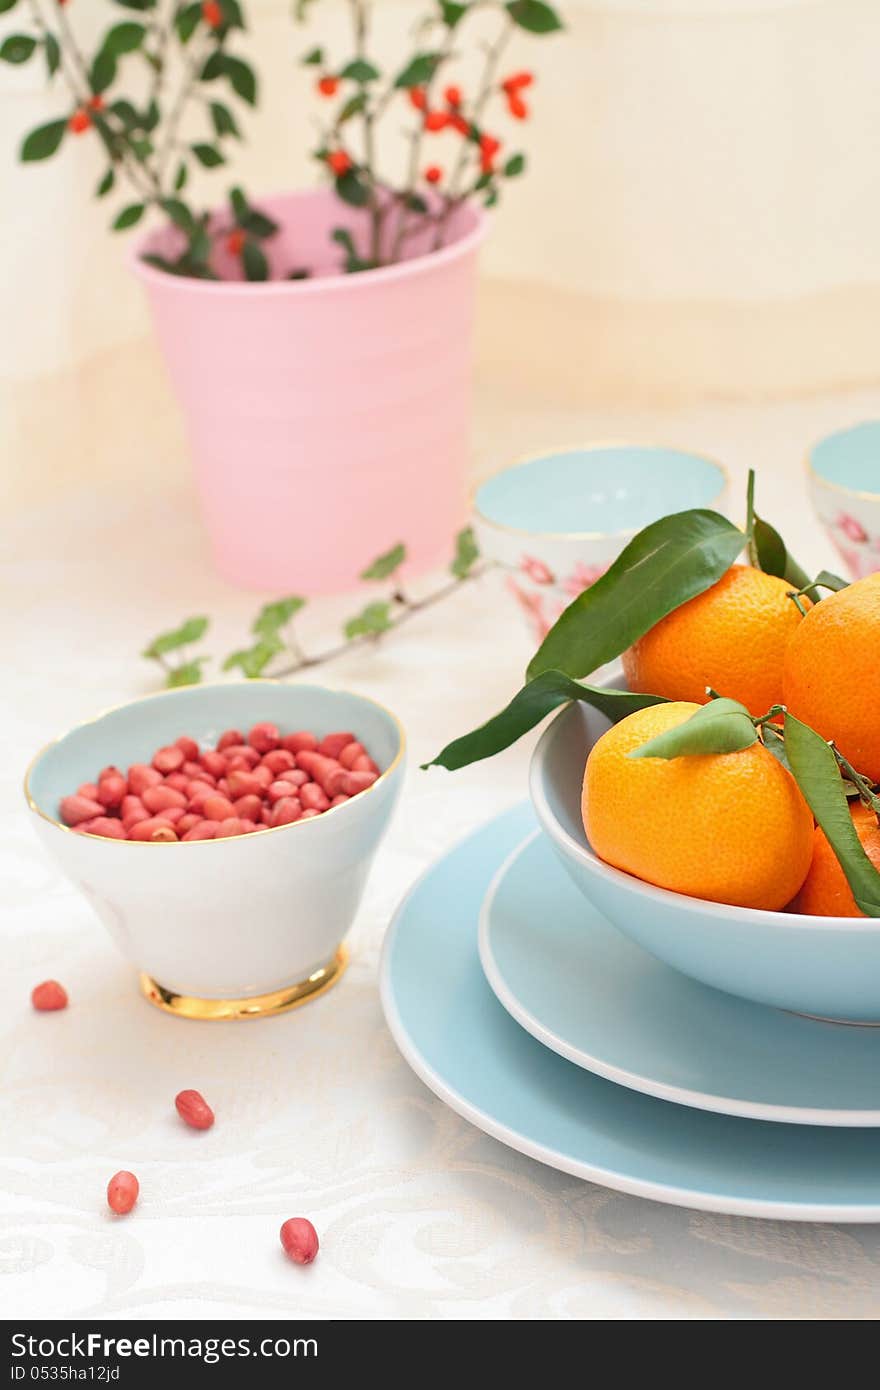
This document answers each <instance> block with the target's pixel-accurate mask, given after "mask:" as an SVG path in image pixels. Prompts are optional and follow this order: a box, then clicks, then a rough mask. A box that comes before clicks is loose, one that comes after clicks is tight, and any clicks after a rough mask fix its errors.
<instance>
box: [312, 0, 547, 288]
mask: <svg viewBox="0 0 880 1390" xmlns="http://www.w3.org/2000/svg"><path fill="white" fill-rule="evenodd" d="M314 8H315V5H314V0H299V3H298V5H297V14H298V17H299V18H300V19H310V18H311V17H312V12H313V10H314ZM349 10H350V14H351V21H352V29H353V54H352V56H351V57H350V58H348V59H347V60H346V61H341V62H339V61H332V60H331V58H330V55H329V54H328V53H327V52H326V51H325V49H324V48H323V47H316V48H312V49H311V50H310V51H309V52H308V53H306V55H305V56H304V58H303V60H302V61H303V62H304V63H305V64H306V65H307V66H309V67H314V68H315V69H316V71H317V77H316V81H315V88H316V91H317V92H318V94H319V95H320V96H321V97H322V98H323V99H325V100H331V99H336V102H337V104H336V107H335V110H334V111H333V114H332V115H331V116H330V118H329V120H328V121H327V122H326V124H325V126H324V128H323V130H322V133H321V138H320V141H319V143H318V146H317V148H316V150H315V158H316V159H317V160H318V161H319V162H320V163H321V164H322V165H323V166H324V168H325V169H326V170H327V172H328V174H329V175H330V177H331V178H332V179H333V182H334V186H335V189H336V192H337V194H338V196H339V197H340V198H341V199H342V201H343V202H345V203H348V204H350V205H351V206H353V207H356V208H363V209H365V210H366V212H367V214H368V223H369V233H368V237H367V244H366V245H365V246H362V247H361V248H359V249H358V248H356V247H355V245H354V240H353V238H352V235H351V233H350V232H348V231H347V230H345V229H343V228H340V229H337V231H336V232H335V233H334V237H335V239H336V240H337V241H338V242H339V243H340V245H341V246H342V247H343V249H344V250H345V251H346V262H345V264H346V268H347V269H349V270H368V269H371V268H373V267H375V266H379V265H389V264H392V263H393V262H395V261H398V260H400V259H401V257H402V256H403V255H404V254H405V251H406V246H407V243H408V242H409V241H410V240H411V238H413V237H415V236H418V235H419V234H422V236H423V237H424V234H425V232H426V231H427V232H428V233H429V234H430V242H429V245H430V247H431V249H437V248H439V247H440V246H442V245H443V242H444V238H445V235H446V232H447V230H448V228H449V225H450V221H451V219H452V217H453V214H454V213H455V212H456V210H457V209H458V208H459V207H461V206H462V204H464V203H466V202H468V201H469V200H470V199H472V198H475V197H480V198H482V200H483V202H484V204H485V205H486V206H487V207H492V206H494V205H495V204H496V203H497V202H498V199H499V197H500V193H501V188H502V185H503V183H504V181H505V180H506V179H511V178H516V177H517V176H518V175H519V174H521V173H522V172H523V170H524V169H525V155H524V154H522V153H521V152H519V151H515V150H514V151H510V152H508V151H506V150H505V146H504V141H503V139H502V137H501V135H499V134H496V133H495V118H496V113H497V112H499V111H500V113H501V114H506V115H507V116H511V117H513V119H514V120H518V121H522V120H525V119H526V118H527V116H528V115H529V106H528V103H527V100H526V97H525V95H524V93H525V92H526V90H527V89H528V88H529V87H531V85H532V83H533V81H534V77H533V74H532V73H531V72H527V71H515V72H513V73H511V74H509V75H506V76H505V75H504V74H503V72H502V68H501V64H502V61H503V58H504V56H505V53H506V50H507V47H508V45H509V43H510V42H511V40H512V39H513V38H514V37H515V36H516V34H517V32H518V31H519V32H520V33H522V32H525V33H528V34H532V35H543V34H551V33H554V32H555V31H556V30H558V29H560V28H561V27H562V25H561V22H560V19H559V16H558V15H557V13H556V11H555V10H554V9H553V8H552V7H551V6H550V5H548V4H546V3H544V0H460V3H453V0H432V3H430V6H429V9H428V13H427V14H425V15H424V16H422V18H421V19H420V20H419V22H418V23H417V24H416V25H415V26H414V32H415V35H416V43H417V47H416V50H415V52H412V53H410V55H409V56H408V57H407V58H406V60H405V61H403V62H402V63H401V64H400V66H399V67H398V68H397V70H396V71H394V72H392V73H391V74H390V75H386V76H383V74H382V72H381V71H380V69H379V66H378V64H377V63H376V62H374V61H373V57H372V56H371V48H370V44H371V34H372V5H371V4H370V0H349ZM472 20H473V21H480V23H481V29H480V33H481V35H482V36H483V38H482V55H481V68H480V74H479V77H478V79H477V81H476V83H474V84H473V86H472V88H471V90H468V89H467V88H466V87H465V86H464V85H463V83H461V82H458V81H451V80H450V77H451V76H453V75H454V69H455V67H456V65H457V64H460V63H461V61H462V59H464V58H466V57H467V50H466V47H465V37H464V36H465V34H466V33H467V32H468V30H469V27H470V24H471V21H472ZM487 25H488V29H487ZM401 116H404V117H405V119H406V122H407V127H408V128H407V130H406V132H405V138H406V140H407V142H408V145H409V150H408V158H407V161H406V164H407V172H406V176H405V178H404V179H403V181H402V182H400V181H398V182H395V181H394V180H392V179H390V178H388V177H385V176H384V175H383V174H382V172H381V171H380V168H379V133H380V128H381V129H382V130H384V129H387V128H388V125H389V123H391V122H393V125H394V129H395V131H398V130H399V126H400V120H401ZM383 120H384V121H385V124H384V125H381V123H382V122H383ZM435 137H442V138H441V139H437V140H435ZM439 146H442V147H443V149H444V151H445V155H446V157H447V159H448V162H445V163H441V162H439V160H438V158H437V157H436V151H437V149H438V147H439Z"/></svg>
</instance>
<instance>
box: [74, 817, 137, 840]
mask: <svg viewBox="0 0 880 1390" xmlns="http://www.w3.org/2000/svg"><path fill="white" fill-rule="evenodd" d="M78 829H79V830H84V831H85V832H86V834H87V835H103V836H104V839H105V840H127V839H128V831H127V830H126V828H125V826H124V825H123V824H122V821H121V820H117V819H116V817H115V816H95V819H94V820H87V821H83V822H82V824H81V825H80V826H78Z"/></svg>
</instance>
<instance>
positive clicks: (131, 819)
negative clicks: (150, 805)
mask: <svg viewBox="0 0 880 1390" xmlns="http://www.w3.org/2000/svg"><path fill="white" fill-rule="evenodd" d="M121 814H122V824H123V825H124V826H125V828H126V830H130V829H131V827H132V826H133V825H136V824H137V822H138V821H139V820H149V819H150V813H149V811H148V810H147V808H146V806H145V805H144V803H143V802H142V801H141V799H140V797H139V796H124V797H123V798H122V812H121Z"/></svg>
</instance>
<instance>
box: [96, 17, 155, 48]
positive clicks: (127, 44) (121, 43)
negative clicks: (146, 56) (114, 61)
mask: <svg viewBox="0 0 880 1390" xmlns="http://www.w3.org/2000/svg"><path fill="white" fill-rule="evenodd" d="M146 34H147V28H146V25H145V24H137V23H135V21H134V20H132V19H129V20H125V21H124V22H123V23H122V24H114V25H113V28H112V29H108V31H107V33H106V35H105V36H104V42H103V44H102V45H101V47H102V48H103V49H106V51H107V52H108V53H112V54H113V55H114V57H116V56H118V55H119V54H120V53H134V51H135V49H137V48H140V46H141V44H142V43H143V41H144V39H145V38H146Z"/></svg>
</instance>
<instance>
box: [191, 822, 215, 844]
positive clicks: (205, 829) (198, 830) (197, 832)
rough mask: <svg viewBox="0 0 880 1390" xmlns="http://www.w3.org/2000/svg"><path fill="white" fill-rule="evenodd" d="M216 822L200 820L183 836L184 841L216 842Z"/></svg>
mask: <svg viewBox="0 0 880 1390" xmlns="http://www.w3.org/2000/svg"><path fill="white" fill-rule="evenodd" d="M219 824H220V822H219V821H217V820H200V821H198V822H197V823H196V824H195V825H194V826H192V828H191V829H190V830H187V832H186V834H185V835H184V836H183V838H184V840H216V838H217V827H218V826H219Z"/></svg>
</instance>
